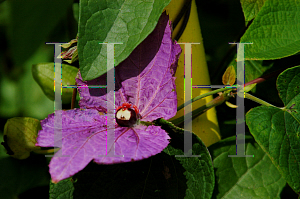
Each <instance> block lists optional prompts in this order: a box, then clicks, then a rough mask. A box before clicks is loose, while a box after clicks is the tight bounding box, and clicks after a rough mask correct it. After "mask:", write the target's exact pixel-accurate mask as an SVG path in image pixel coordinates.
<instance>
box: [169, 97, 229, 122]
mask: <svg viewBox="0 0 300 199" xmlns="http://www.w3.org/2000/svg"><path fill="white" fill-rule="evenodd" d="M230 97H231V96H230V95H224V94H222V95H220V96H218V97H216V98H215V99H213V100H212V101H210V102H208V103H207V104H206V105H203V106H201V107H199V108H197V109H196V110H194V111H192V120H193V119H195V118H196V117H198V116H199V115H201V114H203V113H205V112H206V111H208V110H209V109H211V108H213V107H215V106H219V105H221V104H222V103H223V102H225V101H227V100H229V98H230ZM171 122H172V123H173V124H174V125H176V126H180V125H182V124H183V122H184V116H181V117H179V118H177V119H174V120H172V121H171Z"/></svg>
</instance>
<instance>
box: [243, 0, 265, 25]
mask: <svg viewBox="0 0 300 199" xmlns="http://www.w3.org/2000/svg"><path fill="white" fill-rule="evenodd" d="M265 2H266V0H254V1H249V0H241V4H242V8H243V12H244V16H245V21H246V24H248V23H249V22H250V21H251V20H252V19H254V18H255V17H256V15H257V14H258V13H259V11H260V9H261V7H262V6H263V5H264V3H265Z"/></svg>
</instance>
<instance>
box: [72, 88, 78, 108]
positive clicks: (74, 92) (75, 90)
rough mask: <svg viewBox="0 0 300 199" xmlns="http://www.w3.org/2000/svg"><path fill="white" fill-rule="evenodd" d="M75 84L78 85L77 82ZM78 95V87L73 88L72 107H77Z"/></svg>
mask: <svg viewBox="0 0 300 199" xmlns="http://www.w3.org/2000/svg"><path fill="white" fill-rule="evenodd" d="M75 85H76V86H77V83H75ZM76 95H77V88H73V93H72V101H71V109H73V108H74V107H75V101H76Z"/></svg>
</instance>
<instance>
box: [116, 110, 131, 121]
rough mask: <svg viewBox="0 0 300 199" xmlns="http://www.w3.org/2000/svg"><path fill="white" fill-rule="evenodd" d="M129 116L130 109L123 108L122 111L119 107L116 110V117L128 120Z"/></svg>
mask: <svg viewBox="0 0 300 199" xmlns="http://www.w3.org/2000/svg"><path fill="white" fill-rule="evenodd" d="M130 116H131V113H130V111H129V110H128V109H125V110H124V111H123V109H120V110H119V111H118V112H117V118H118V119H119V120H129V119H130Z"/></svg>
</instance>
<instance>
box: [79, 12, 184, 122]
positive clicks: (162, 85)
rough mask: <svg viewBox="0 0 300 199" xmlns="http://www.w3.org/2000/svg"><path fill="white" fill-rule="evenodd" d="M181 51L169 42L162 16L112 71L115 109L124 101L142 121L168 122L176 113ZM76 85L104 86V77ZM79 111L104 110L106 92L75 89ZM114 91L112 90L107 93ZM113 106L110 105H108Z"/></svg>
mask: <svg viewBox="0 0 300 199" xmlns="http://www.w3.org/2000/svg"><path fill="white" fill-rule="evenodd" d="M180 52H181V48H180V46H179V45H178V44H176V43H173V42H172V39H171V27H170V24H169V21H168V16H167V15H165V14H163V15H162V16H161V18H160V20H159V22H158V24H157V26H156V28H155V30H154V31H153V32H152V33H151V34H150V35H149V36H148V37H147V38H146V39H145V40H144V41H143V42H142V43H141V44H140V45H139V46H138V47H137V48H136V49H135V50H134V51H133V52H132V54H131V55H130V56H129V57H128V58H127V59H126V60H124V61H123V62H122V63H121V64H119V65H118V66H117V67H116V69H115V74H116V75H115V76H116V92H115V107H118V106H120V105H122V104H123V103H125V102H128V103H131V104H133V105H136V106H137V107H138V109H139V111H140V114H141V116H142V119H141V120H142V121H153V120H155V119H158V118H164V119H170V118H172V117H173V116H174V115H175V114H176V111H177V96H176V91H175V89H176V87H175V78H174V77H173V75H174V73H175V71H176V67H177V59H178V57H179V55H180ZM76 81H77V84H78V85H105V84H106V75H102V76H101V77H99V78H97V79H95V80H91V81H82V78H81V76H80V74H78V79H77V80H76ZM78 90H79V93H80V96H81V100H80V102H79V105H80V106H81V107H82V108H95V109H97V110H102V111H106V103H107V102H106V89H99V88H98V89H97V88H79V89H78ZM109 92H114V91H109ZM109 103H113V102H109Z"/></svg>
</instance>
